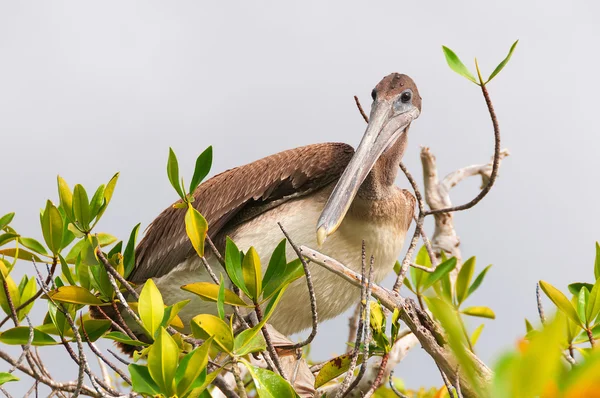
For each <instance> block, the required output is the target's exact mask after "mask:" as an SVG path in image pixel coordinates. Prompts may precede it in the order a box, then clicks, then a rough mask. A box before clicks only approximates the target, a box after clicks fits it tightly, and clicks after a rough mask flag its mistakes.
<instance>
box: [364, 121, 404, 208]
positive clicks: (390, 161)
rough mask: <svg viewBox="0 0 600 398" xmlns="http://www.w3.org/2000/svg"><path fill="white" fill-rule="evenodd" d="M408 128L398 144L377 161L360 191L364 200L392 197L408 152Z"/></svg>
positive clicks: (397, 141)
mask: <svg viewBox="0 0 600 398" xmlns="http://www.w3.org/2000/svg"><path fill="white" fill-rule="evenodd" d="M407 140H408V127H406V129H405V131H404V134H402V135H401V136H400V137H399V138H398V140H396V142H394V143H393V144H392V146H390V147H389V148H388V149H387V150H386V151H385V152H383V154H382V155H381V156H380V157H379V159H377V162H376V163H375V165H374V166H373V169H371V172H370V173H369V175H368V176H367V178H366V179H365V181H364V182H363V183H362V185H361V186H360V189H359V190H358V196H359V197H361V198H363V199H369V200H375V199H383V198H386V197H388V196H389V195H390V193H391V188H392V187H393V186H394V182H395V181H396V176H397V175H398V169H399V166H398V165H399V163H400V160H401V159H402V156H403V155H404V151H405V150H406V144H407Z"/></svg>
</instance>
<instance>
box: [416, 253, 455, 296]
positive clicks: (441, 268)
mask: <svg viewBox="0 0 600 398" xmlns="http://www.w3.org/2000/svg"><path fill="white" fill-rule="evenodd" d="M454 268H456V257H452V258H451V259H450V260H447V261H444V262H443V263H441V264H439V265H438V266H437V267H436V269H435V271H433V272H432V273H431V274H429V275H428V276H426V278H425V281H424V282H423V290H427V289H428V288H429V287H431V286H432V285H433V284H434V283H436V282H437V281H439V280H440V279H442V278H443V277H444V276H445V275H448V274H449V273H450V272H451V271H452V270H453V269H454Z"/></svg>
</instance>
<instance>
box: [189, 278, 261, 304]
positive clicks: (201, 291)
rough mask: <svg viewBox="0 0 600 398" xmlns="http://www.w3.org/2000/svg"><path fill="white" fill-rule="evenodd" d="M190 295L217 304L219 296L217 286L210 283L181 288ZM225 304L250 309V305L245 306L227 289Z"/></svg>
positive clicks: (198, 283) (197, 283)
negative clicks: (192, 294)
mask: <svg viewBox="0 0 600 398" xmlns="http://www.w3.org/2000/svg"><path fill="white" fill-rule="evenodd" d="M181 288H182V289H183V290H186V291H188V292H190V293H194V294H196V295H198V296H200V298H202V299H203V300H208V301H214V302H217V299H218V296H219V285H215V284H214V283H210V282H196V283H190V284H189V285H184V286H182V287H181ZM224 302H225V304H229V305H237V306H240V307H252V305H251V304H246V302H245V301H244V300H242V299H241V298H240V297H239V296H238V295H237V294H235V293H234V292H232V291H231V290H229V289H225V301H224Z"/></svg>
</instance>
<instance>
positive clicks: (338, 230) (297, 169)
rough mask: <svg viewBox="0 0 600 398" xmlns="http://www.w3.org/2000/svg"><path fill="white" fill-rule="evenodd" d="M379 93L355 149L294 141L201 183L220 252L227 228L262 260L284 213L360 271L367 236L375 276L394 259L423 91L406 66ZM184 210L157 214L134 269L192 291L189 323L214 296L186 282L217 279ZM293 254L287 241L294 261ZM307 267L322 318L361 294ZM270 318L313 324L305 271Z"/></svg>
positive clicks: (291, 227) (171, 299)
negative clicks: (403, 183) (406, 158)
mask: <svg viewBox="0 0 600 398" xmlns="http://www.w3.org/2000/svg"><path fill="white" fill-rule="evenodd" d="M373 99H374V102H373V105H372V111H371V120H370V122H369V126H368V127H367V131H366V132H365V135H364V137H363V140H362V141H361V144H360V146H359V147H358V148H357V150H356V152H355V151H354V149H353V148H352V147H351V146H349V145H346V144H339V143H327V144H315V145H309V146H305V147H301V148H296V149H292V150H289V151H285V152H281V153H278V154H275V155H271V156H268V157H266V158H263V159H260V160H258V161H256V162H253V163H250V164H248V165H245V166H241V167H238V168H235V169H231V170H228V171H226V172H224V173H221V174H219V175H217V176H215V177H213V178H211V179H209V180H207V181H206V182H204V183H203V184H201V185H200V186H199V187H198V188H197V189H196V191H195V192H194V197H195V200H194V202H193V203H194V206H195V207H196V208H197V209H198V210H199V211H200V213H202V214H203V215H204V216H205V218H206V219H207V221H208V224H209V235H210V236H211V238H212V239H213V241H214V242H215V244H216V246H217V248H218V249H219V250H220V251H221V253H222V252H223V249H224V243H225V237H227V236H229V237H231V238H232V239H233V241H234V242H235V243H236V244H237V245H238V247H239V248H240V249H241V250H243V251H246V250H248V248H249V247H250V246H254V247H255V249H256V250H257V252H258V253H259V256H260V257H261V262H262V264H263V270H264V269H266V265H267V264H268V262H269V258H270V256H271V253H272V252H273V250H274V249H275V247H276V246H277V244H278V243H279V242H281V240H282V239H283V235H282V233H281V230H280V229H279V226H278V224H277V223H278V222H279V223H281V224H282V225H283V226H284V227H285V228H286V230H287V232H288V233H289V234H290V237H291V239H292V240H293V241H294V242H295V243H296V244H298V245H307V246H309V247H313V248H317V249H318V250H319V251H321V252H323V253H324V254H326V255H328V256H330V257H333V258H335V259H337V260H339V261H341V262H342V263H343V264H345V265H347V266H348V267H350V268H352V269H354V270H355V271H360V267H361V259H362V255H361V247H362V241H363V240H364V241H365V246H366V251H367V256H368V257H370V256H371V255H373V257H374V279H375V281H376V282H379V281H381V280H382V279H383V278H384V277H385V276H386V275H387V274H388V273H389V272H390V271H391V270H392V269H393V266H394V264H395V262H396V260H397V258H398V256H399V255H400V252H401V250H402V246H403V242H404V238H405V234H406V231H407V230H408V227H409V225H410V222H411V220H412V216H413V213H414V205H415V200H414V198H413V196H412V195H411V194H410V193H409V192H408V191H405V190H401V189H400V188H398V187H396V186H395V185H394V180H395V178H396V175H397V172H398V163H399V161H400V160H401V158H402V155H403V153H404V150H405V148H406V143H407V131H408V127H409V125H410V122H411V121H412V120H414V119H416V118H417V117H418V115H419V113H420V108H421V98H420V96H419V95H418V91H417V89H416V86H415V85H414V82H412V80H411V79H410V78H409V77H408V76H405V75H399V74H392V75H389V76H387V77H385V78H384V79H383V80H382V81H381V82H380V83H379V84H378V85H377V87H376V88H375V90H373ZM184 214H185V210H182V209H177V208H173V207H169V208H167V209H166V210H165V211H164V212H163V213H161V215H159V216H158V217H157V219H156V220H155V221H154V222H153V223H152V225H151V226H150V228H149V230H148V231H147V233H146V236H145V237H144V239H143V240H142V241H141V242H140V244H139V245H138V247H137V249H136V268H135V269H134V271H133V273H132V274H131V275H130V276H129V279H130V280H131V281H132V282H134V283H137V284H141V283H143V282H144V281H146V280H147V279H148V278H153V280H154V281H155V283H156V285H157V286H158V288H159V289H160V291H161V292H162V295H163V298H164V299H165V301H166V303H167V304H173V303H175V302H178V301H181V300H184V299H191V300H192V301H191V303H190V304H189V305H187V306H186V307H184V309H183V310H182V312H180V317H181V318H182V320H183V322H184V324H185V325H186V326H187V325H189V320H190V319H191V318H192V317H193V316H195V315H197V314H200V313H214V314H216V312H217V310H216V305H215V303H211V302H206V301H202V300H200V299H199V298H197V297H196V296H194V295H193V294H191V293H188V292H185V291H183V290H181V289H180V287H181V286H182V285H186V284H189V283H194V282H200V281H211V280H210V278H209V276H208V275H207V273H206V271H205V268H204V265H203V264H202V263H201V262H200V259H199V258H198V256H197V255H196V253H195V252H194V250H193V248H192V246H191V244H190V242H189V240H188V238H187V235H186V233H185V226H184ZM207 252H208V251H207ZM295 257H296V255H295V253H294V251H293V250H292V248H291V247H290V246H289V244H288V246H287V258H288V261H291V260H292V259H294V258H295ZM368 257H367V258H368ZM207 259H208V261H209V263H210V265H211V267H212V269H213V270H214V271H215V272H216V273H217V274H218V273H219V272H223V273H224V271H223V269H222V267H221V266H220V265H219V264H218V262H217V261H216V259H215V257H214V255H213V254H212V253H207ZM310 267H311V273H312V279H313V284H314V289H315V294H316V297H317V308H318V314H319V320H321V321H322V320H326V319H329V318H333V317H335V316H337V315H339V314H341V313H342V312H344V311H345V310H346V309H348V308H349V307H350V306H352V305H353V304H355V303H356V302H357V300H358V298H359V295H360V290H359V289H358V288H356V287H353V286H351V285H350V284H348V283H347V282H345V281H344V280H343V279H342V278H340V277H339V276H336V275H334V274H332V273H329V272H327V271H326V270H324V269H322V268H321V267H319V266H317V265H314V264H311V265H310ZM270 323H271V324H272V325H273V326H274V327H275V328H276V329H278V330H279V331H280V332H282V333H285V334H292V333H295V332H299V331H301V330H303V329H306V328H308V327H310V326H311V310H310V305H309V296H308V292H307V288H306V282H305V280H304V279H303V278H301V279H299V280H297V281H295V282H294V283H293V285H292V286H290V287H289V288H288V290H287V291H286V292H285V294H284V296H283V298H282V300H281V302H280V303H279V305H278V308H277V310H276V311H275V314H274V315H273V317H272V318H271V319H270Z"/></svg>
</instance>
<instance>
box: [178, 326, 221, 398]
mask: <svg viewBox="0 0 600 398" xmlns="http://www.w3.org/2000/svg"><path fill="white" fill-rule="evenodd" d="M212 341H213V339H212V338H209V339H208V340H206V341H205V342H204V343H203V344H202V345H201V346H200V347H198V348H196V349H195V350H194V351H192V352H190V353H189V354H187V355H186V356H185V357H183V359H182V360H181V363H180V364H179V367H178V368H177V372H176V374H175V383H176V385H177V395H178V396H180V397H182V396H183V395H184V394H185V393H186V392H187V391H188V390H190V389H191V388H193V387H194V382H195V381H196V380H197V379H198V377H200V375H201V374H202V372H203V371H205V370H206V365H208V352H209V349H210V346H211V344H212Z"/></svg>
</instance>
